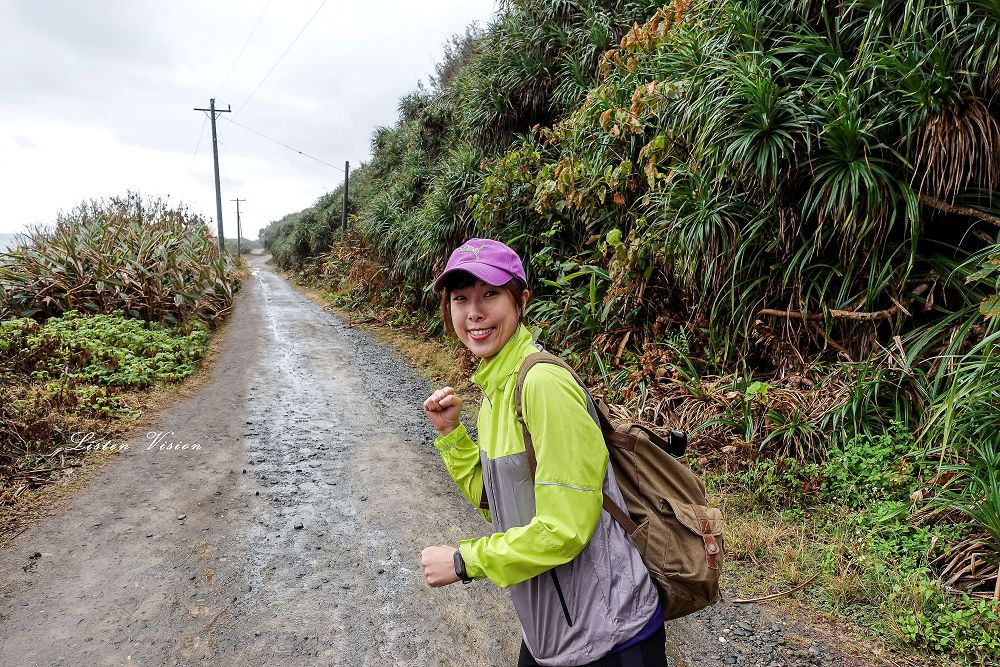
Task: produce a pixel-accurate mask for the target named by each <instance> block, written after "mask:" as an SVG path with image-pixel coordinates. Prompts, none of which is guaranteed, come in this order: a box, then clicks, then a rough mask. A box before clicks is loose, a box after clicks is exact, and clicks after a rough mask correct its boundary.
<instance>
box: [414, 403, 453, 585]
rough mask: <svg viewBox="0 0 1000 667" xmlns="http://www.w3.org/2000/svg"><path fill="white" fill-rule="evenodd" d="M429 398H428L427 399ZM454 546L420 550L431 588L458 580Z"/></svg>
mask: <svg viewBox="0 0 1000 667" xmlns="http://www.w3.org/2000/svg"><path fill="white" fill-rule="evenodd" d="M428 400H430V399H428ZM456 551H458V549H457V548H456V547H450V546H448V545H447V544H439V545H438V546H436V547H427V548H425V549H424V550H423V551H421V552H420V569H421V570H423V571H424V579H426V580H427V585H428V586H430V587H431V588H438V587H440V586H447V585H448V584H453V583H455V582H456V581H459V578H458V575H457V574H455V552H456Z"/></svg>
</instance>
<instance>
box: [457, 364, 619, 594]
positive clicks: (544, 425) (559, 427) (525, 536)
mask: <svg viewBox="0 0 1000 667" xmlns="http://www.w3.org/2000/svg"><path fill="white" fill-rule="evenodd" d="M523 406H524V407H523V410H524V418H525V422H526V423H527V425H528V431H529V432H530V433H531V439H532V443H533V444H534V446H535V457H536V459H537V468H536V470H535V486H534V495H535V516H534V518H532V519H531V521H530V522H529V523H528V524H527V525H525V526H517V527H514V528H511V529H509V530H507V531H506V532H504V533H495V534H493V535H491V536H489V537H483V538H480V539H476V540H463V541H461V542H459V549H460V550H461V552H462V558H463V559H464V560H465V564H466V570H467V571H468V573H469V576H471V577H474V578H481V577H488V578H489V579H490V580H491V581H492V582H493V583H495V584H496V585H497V586H501V587H507V586H512V585H514V584H517V583H520V582H522V581H525V580H526V579H530V578H531V577H534V576H536V575H538V574H541V573H543V572H545V571H546V570H549V569H551V568H553V567H556V566H557V565H562V564H563V563H568V562H569V561H571V560H573V558H575V557H576V555H577V554H579V553H580V552H581V551H582V550H583V548H584V547H585V546H586V545H587V542H589V541H590V537H591V535H593V533H594V530H595V528H596V527H597V522H598V520H599V519H600V516H601V506H602V503H603V487H604V476H605V472H606V471H607V465H608V450H607V447H606V445H605V444H604V437H603V435H602V434H601V430H600V429H599V428H598V427H597V425H596V424H595V423H594V420H593V419H592V418H591V416H590V413H589V412H587V403H586V398H585V395H584V393H583V390H582V389H581V388H580V386H579V385H578V384H577V383H576V381H575V380H574V379H573V377H572V376H571V375H570V374H569V373H568V372H567V371H566V370H565V369H562V368H559V367H558V366H554V365H552V364H538V365H536V366H534V367H533V368H532V369H531V370H530V371H528V375H527V376H526V377H525V380H524V393H523Z"/></svg>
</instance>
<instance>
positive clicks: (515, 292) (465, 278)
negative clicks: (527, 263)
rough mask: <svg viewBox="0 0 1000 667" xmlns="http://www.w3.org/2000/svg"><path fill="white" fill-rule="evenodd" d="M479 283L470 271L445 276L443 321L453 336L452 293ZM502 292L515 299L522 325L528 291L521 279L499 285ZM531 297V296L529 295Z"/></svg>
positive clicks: (519, 321)
mask: <svg viewBox="0 0 1000 667" xmlns="http://www.w3.org/2000/svg"><path fill="white" fill-rule="evenodd" d="M477 282H479V278H477V277H475V276H474V275H472V274H471V273H469V272H468V271H455V272H453V273H449V274H448V275H447V276H445V279H444V283H443V284H442V288H443V289H442V290H441V319H442V320H443V321H444V328H445V330H446V331H447V332H448V333H450V334H451V335H452V336H455V335H457V334H456V333H455V327H454V325H452V323H451V293H452V292H454V291H455V290H457V289H465V288H466V287H472V286H473V285H475V284H476V283H477ZM497 287H499V288H500V289H502V290H507V292H509V293H510V295H511V297H513V299H514V305H515V307H516V308H517V323H518V324H520V323H521V318H523V317H524V309H523V308H522V307H521V295H522V294H523V293H524V290H526V289H528V286H527V285H525V284H524V283H523V282H521V280H520V279H519V278H511V279H510V280H508V281H507V282H505V283H504V284H503V285H497ZM528 297H529V298H530V297H531V294H530V293H529V294H528Z"/></svg>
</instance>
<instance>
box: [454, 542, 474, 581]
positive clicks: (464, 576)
mask: <svg viewBox="0 0 1000 667" xmlns="http://www.w3.org/2000/svg"><path fill="white" fill-rule="evenodd" d="M455 576H456V577H458V578H459V579H461V580H462V583H463V584H469V583H472V577H470V576H469V573H468V572H466V571H465V561H464V560H463V559H462V552H461V550H459V549H455Z"/></svg>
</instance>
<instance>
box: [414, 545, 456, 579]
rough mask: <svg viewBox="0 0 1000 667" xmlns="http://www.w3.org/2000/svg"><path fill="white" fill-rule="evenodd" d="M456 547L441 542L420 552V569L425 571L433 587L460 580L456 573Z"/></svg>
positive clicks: (425, 576) (425, 577)
mask: <svg viewBox="0 0 1000 667" xmlns="http://www.w3.org/2000/svg"><path fill="white" fill-rule="evenodd" d="M456 551H458V549H456V548H455V547H450V546H448V545H447V544H439V545H438V546H436V547H427V548H425V549H424V550H423V551H421V552H420V569H421V570H423V571H424V579H426V580H427V585H428V586H430V587H432V588H438V587H440V586H447V585H448V584H453V583H455V582H456V581H459V578H458V575H457V574H455V552H456Z"/></svg>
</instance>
